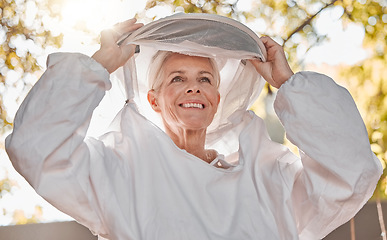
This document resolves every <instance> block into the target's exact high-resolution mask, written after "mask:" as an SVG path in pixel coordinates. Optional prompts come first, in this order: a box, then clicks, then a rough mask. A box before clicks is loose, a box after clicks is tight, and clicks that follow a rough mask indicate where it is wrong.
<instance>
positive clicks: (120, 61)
mask: <svg viewBox="0 0 387 240" xmlns="http://www.w3.org/2000/svg"><path fill="white" fill-rule="evenodd" d="M136 21H137V19H135V18H133V19H129V20H127V21H125V22H122V23H118V24H116V25H115V26H114V27H113V28H111V29H107V30H104V31H102V33H101V48H100V49H99V50H98V51H97V52H95V53H94V55H93V56H92V58H94V59H95V60H96V61H97V62H99V63H100V64H102V66H104V67H105V68H106V70H107V71H108V72H109V73H112V72H114V71H115V70H116V69H117V68H119V67H121V66H123V65H124V64H125V63H126V61H128V59H129V58H131V57H132V56H133V54H134V51H135V45H132V44H129V45H118V44H117V41H118V39H119V38H120V37H122V35H124V34H125V33H128V32H132V31H135V30H137V29H139V28H140V27H142V26H143V24H142V23H136Z"/></svg>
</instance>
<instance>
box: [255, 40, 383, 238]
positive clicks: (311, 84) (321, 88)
mask: <svg viewBox="0 0 387 240" xmlns="http://www.w3.org/2000/svg"><path fill="white" fill-rule="evenodd" d="M262 41H263V42H264V44H265V46H266V48H267V52H268V61H267V62H265V63H261V62H259V61H258V60H255V61H252V63H253V65H254V66H255V67H256V69H257V71H258V72H259V73H260V74H261V75H262V76H263V77H264V78H265V79H266V80H267V82H269V83H270V84H271V85H272V86H274V87H277V88H279V91H278V95H277V98H276V101H275V104H274V106H275V110H276V113H277V115H278V117H279V118H280V120H281V122H282V124H283V125H284V128H285V131H286V134H287V137H288V139H289V140H290V141H291V142H292V143H293V144H295V145H296V146H297V147H298V148H299V150H300V156H301V161H302V167H301V168H299V169H300V170H299V172H297V173H296V174H295V175H294V173H290V174H287V173H284V174H283V176H296V178H295V179H294V178H289V179H284V180H285V181H286V183H285V184H286V185H288V186H289V188H290V189H291V191H292V205H293V211H294V215H295V218H296V221H297V226H298V229H299V233H300V239H320V238H322V237H324V236H325V235H327V234H328V233H329V232H331V231H332V230H334V229H335V228H336V227H338V226H339V225H341V224H343V223H345V222H346V221H348V220H349V219H350V218H351V217H353V216H354V215H355V214H356V213H357V211H358V210H359V209H360V208H361V207H362V206H363V205H364V204H365V203H366V201H367V200H368V199H369V198H370V197H371V195H372V193H373V191H374V189H375V186H376V184H377V182H378V179H379V177H380V175H381V171H382V169H381V164H380V162H379V160H378V159H377V158H376V157H375V155H374V154H373V153H372V151H371V148H370V144H369V141H368V134H367V131H366V128H365V126H364V123H363V120H362V118H361V116H360V114H359V112H358V110H357V107H356V105H355V102H354V101H353V99H352V97H351V95H350V94H349V92H348V91H347V90H346V89H345V88H343V87H341V86H339V85H337V84H336V83H335V82H334V81H333V80H332V79H330V78H329V77H327V76H325V75H322V74H318V73H313V72H300V73H296V74H294V75H293V72H292V71H291V70H290V67H289V65H288V63H287V62H286V58H285V55H284V53H283V50H282V47H281V46H280V45H278V44H276V43H275V42H274V41H273V40H271V39H270V38H267V37H265V38H263V39H262ZM285 171H287V170H285ZM289 171H292V170H291V168H289ZM290 181H291V182H290Z"/></svg>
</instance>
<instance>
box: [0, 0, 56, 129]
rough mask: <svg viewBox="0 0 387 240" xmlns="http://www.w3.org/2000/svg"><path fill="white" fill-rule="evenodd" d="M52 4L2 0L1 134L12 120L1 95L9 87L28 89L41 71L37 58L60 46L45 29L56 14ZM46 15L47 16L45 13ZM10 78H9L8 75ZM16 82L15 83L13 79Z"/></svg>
mask: <svg viewBox="0 0 387 240" xmlns="http://www.w3.org/2000/svg"><path fill="white" fill-rule="evenodd" d="M49 4H52V1H32V0H18V1H15V0H1V2H0V15H1V28H0V94H1V95H0V126H1V130H2V133H4V131H5V130H7V129H9V127H10V125H12V123H11V122H12V120H11V119H9V116H8V115H7V106H6V105H5V104H4V98H3V96H4V94H5V93H6V92H7V90H8V89H9V88H22V89H23V88H27V89H29V88H30V87H31V84H29V83H28V81H24V80H25V79H26V77H27V76H28V74H32V73H34V72H36V71H37V70H40V68H41V67H40V66H39V65H38V64H37V61H36V58H37V57H38V56H39V54H42V53H41V51H42V50H43V49H44V48H46V47H47V46H55V47H60V45H61V41H62V36H61V35H54V34H52V32H51V31H49V30H47V27H46V24H47V23H49V22H50V21H51V20H52V19H53V18H55V17H56V14H57V13H58V12H56V11H54V9H52V8H49ZM48 13H49V14H48ZM10 75H12V76H13V78H12V79H11V78H10V77H7V76H10ZM15 77H16V78H19V80H17V81H14V78H15Z"/></svg>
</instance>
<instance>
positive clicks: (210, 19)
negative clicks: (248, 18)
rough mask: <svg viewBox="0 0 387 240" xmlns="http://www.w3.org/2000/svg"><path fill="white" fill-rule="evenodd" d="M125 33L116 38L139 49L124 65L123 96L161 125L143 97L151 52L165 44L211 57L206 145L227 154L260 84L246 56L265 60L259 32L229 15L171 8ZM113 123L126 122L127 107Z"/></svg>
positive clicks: (168, 48)
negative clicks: (213, 102)
mask: <svg viewBox="0 0 387 240" xmlns="http://www.w3.org/2000/svg"><path fill="white" fill-rule="evenodd" d="M128 35H129V36H126V37H125V39H123V40H121V42H120V44H135V45H138V46H139V50H140V51H139V53H136V54H135V56H134V57H132V58H131V59H130V60H129V61H128V62H127V63H126V65H125V66H124V67H123V68H122V70H123V74H122V76H123V77H121V79H122V83H123V87H124V88H125V92H126V96H127V99H128V100H127V101H128V102H133V101H134V102H135V103H136V105H137V106H138V111H139V112H140V113H141V114H142V115H144V116H145V117H146V118H147V119H148V120H150V121H152V122H154V123H155V124H156V125H158V126H159V127H160V128H163V126H162V124H161V120H160V116H158V114H156V113H154V111H153V110H152V109H151V107H150V104H149V103H148V102H147V92H148V90H149V87H148V86H149V84H148V79H147V77H148V76H147V73H148V71H149V65H150V63H151V60H152V58H153V56H154V55H155V54H156V53H157V52H158V51H159V50H163V51H172V52H177V53H181V54H186V55H192V56H200V57H208V58H212V59H214V60H215V62H216V64H217V66H218V68H219V70H220V86H219V93H220V103H219V107H218V111H217V113H216V115H215V117H214V120H213V122H212V124H211V125H210V126H209V127H208V129H207V137H206V147H207V148H214V149H216V150H217V151H218V152H219V153H222V154H225V155H228V154H231V153H233V152H235V151H237V150H238V137H239V133H240V131H241V129H243V127H244V125H245V124H246V123H245V121H244V120H243V116H244V113H245V111H246V109H248V108H249V107H250V105H251V104H252V103H253V102H254V101H255V100H256V98H257V97H258V95H259V93H260V92H261V90H262V87H263V85H264V80H263V79H262V78H261V76H260V75H259V74H258V73H257V72H256V70H255V68H254V66H253V65H252V64H251V63H250V62H249V61H247V60H248V59H260V60H261V61H265V60H266V51H265V47H264V46H263V44H262V42H261V41H260V39H259V38H258V37H257V35H256V34H255V33H254V32H253V31H251V30H250V29H249V28H247V27H246V26H245V25H243V24H242V23H239V22H237V21H235V20H233V19H230V18H226V17H222V16H218V15H212V14H202V13H199V14H198V13H195V14H184V13H180V14H175V15H172V16H169V17H166V18H163V19H160V20H157V21H153V22H151V23H149V24H147V25H145V26H143V27H141V28H140V29H138V30H136V31H134V32H133V33H130V34H128ZM119 71H121V70H119ZM118 74H119V73H118ZM113 123H114V124H113V125H114V126H116V127H120V128H121V129H117V130H121V131H122V130H123V129H124V128H125V124H130V122H128V121H126V120H125V107H124V108H123V110H121V112H120V113H119V114H118V115H117V117H116V119H115V120H114V121H113Z"/></svg>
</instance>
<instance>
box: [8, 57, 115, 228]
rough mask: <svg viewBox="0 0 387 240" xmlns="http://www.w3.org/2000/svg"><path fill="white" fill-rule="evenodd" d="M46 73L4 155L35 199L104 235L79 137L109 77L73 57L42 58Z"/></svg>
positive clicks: (90, 163) (93, 162)
mask: <svg viewBox="0 0 387 240" xmlns="http://www.w3.org/2000/svg"><path fill="white" fill-rule="evenodd" d="M47 65H48V66H47V70H46V72H45V73H44V74H43V75H42V77H41V79H40V80H39V81H38V82H37V83H36V84H35V86H34V87H33V88H32V90H31V91H30V92H29V94H28V95H27V97H26V98H25V100H24V101H23V103H22V105H21V106H20V108H19V110H18V112H17V114H16V117H15V121H14V129H13V132H12V134H10V135H9V136H8V137H7V138H6V150H7V153H8V155H9V157H10V160H11V161H12V164H13V166H14V167H15V169H16V170H17V171H18V172H19V173H20V174H21V175H23V176H24V177H25V179H26V180H27V181H28V182H29V183H30V184H31V185H32V187H33V188H34V189H35V190H36V191H37V193H38V194H39V195H41V196H42V197H44V198H45V199H46V200H47V201H49V202H50V203H51V204H53V205H54V206H55V207H57V208H58V209H60V210H61V211H63V212H65V213H66V214H69V215H71V216H72V217H74V218H75V219H76V220H77V221H79V222H80V223H82V224H84V225H86V226H88V227H89V228H90V229H91V230H92V231H94V232H95V233H100V234H104V233H105V232H104V231H105V230H104V229H103V223H102V220H101V217H100V211H99V208H100V207H99V205H98V201H97V200H96V198H95V188H96V186H95V185H96V184H97V183H96V182H95V181H94V180H93V179H92V178H91V177H90V171H91V169H92V168H93V169H94V168H103V156H101V158H100V159H98V158H96V159H94V158H93V159H91V158H90V149H91V148H92V147H96V145H98V144H99V145H100V147H103V145H102V144H101V143H99V142H98V141H97V140H95V141H93V146H91V144H92V143H91V142H90V143H87V142H86V141H85V135H86V131H87V128H88V126H89V122H90V119H91V116H92V113H93V110H94V109H95V108H96V107H97V105H98V104H99V102H100V101H101V99H102V98H103V96H104V95H105V91H106V90H107V89H109V88H110V87H111V83H110V81H109V73H108V72H107V71H106V70H105V69H104V68H103V67H102V66H101V65H100V64H99V63H97V62H95V61H94V60H93V59H91V58H89V57H87V56H85V55H81V54H76V53H66V54H64V53H56V54H52V55H50V56H49V57H48V61H47Z"/></svg>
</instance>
